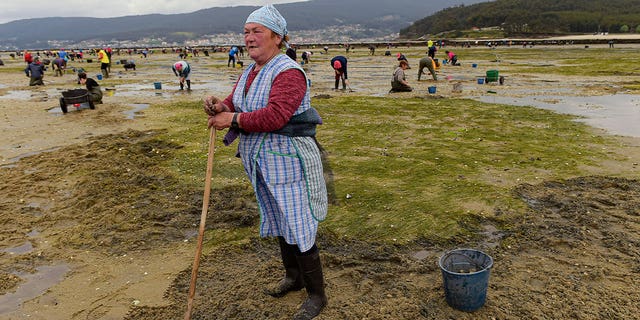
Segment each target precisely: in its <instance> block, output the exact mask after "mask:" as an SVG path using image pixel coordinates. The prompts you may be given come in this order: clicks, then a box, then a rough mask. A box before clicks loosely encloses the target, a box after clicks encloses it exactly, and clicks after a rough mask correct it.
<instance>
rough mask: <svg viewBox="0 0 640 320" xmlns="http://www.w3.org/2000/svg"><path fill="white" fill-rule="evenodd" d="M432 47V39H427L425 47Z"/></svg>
mask: <svg viewBox="0 0 640 320" xmlns="http://www.w3.org/2000/svg"><path fill="white" fill-rule="evenodd" d="M431 47H433V40H429V41H427V48H431Z"/></svg>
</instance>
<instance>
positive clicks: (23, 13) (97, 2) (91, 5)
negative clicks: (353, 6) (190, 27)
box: [0, 0, 305, 23]
mask: <svg viewBox="0 0 640 320" xmlns="http://www.w3.org/2000/svg"><path fill="white" fill-rule="evenodd" d="M1 1H2V3H0V23H7V22H9V21H13V20H20V19H30V18H46V17H96V18H110V17H122V16H132V15H141V14H151V13H162V14H171V13H187V12H193V11H197V10H200V9H206V8H211V7H231V6H241V5H252V6H258V5H265V4H269V3H271V4H278V3H287V2H301V1H305V0H236V1H233V0H61V1H51V0H27V1H26V2H22V1H18V0H1Z"/></svg>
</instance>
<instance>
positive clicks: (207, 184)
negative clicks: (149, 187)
mask: <svg viewBox="0 0 640 320" xmlns="http://www.w3.org/2000/svg"><path fill="white" fill-rule="evenodd" d="M215 141H216V128H215V127H211V133H210V135H209V154H208V155H207V173H206V177H205V180H204V196H203V197H202V214H201V215H200V229H199V230H198V246H197V248H196V257H195V259H194V261H193V269H192V270H191V284H190V285H189V299H188V301H187V311H186V312H185V314H184V319H185V320H190V319H191V310H192V309H193V296H194V295H195V294H196V279H197V278H198V267H199V266H200V255H201V254H202V240H203V238H204V225H205V224H206V222H207V211H209V194H210V193H211V175H212V172H213V154H214V151H215Z"/></svg>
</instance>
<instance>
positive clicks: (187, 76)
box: [171, 61, 191, 91]
mask: <svg viewBox="0 0 640 320" xmlns="http://www.w3.org/2000/svg"><path fill="white" fill-rule="evenodd" d="M171 69H173V73H174V74H175V75H176V76H177V77H180V90H184V84H185V82H186V84H187V91H191V66H190V65H189V64H188V63H187V62H186V61H178V62H176V63H174V64H173V67H172V68H171Z"/></svg>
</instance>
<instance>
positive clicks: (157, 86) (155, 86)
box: [153, 82, 162, 90]
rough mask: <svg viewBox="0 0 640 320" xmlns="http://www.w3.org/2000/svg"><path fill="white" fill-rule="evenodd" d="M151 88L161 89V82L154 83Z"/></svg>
mask: <svg viewBox="0 0 640 320" xmlns="http://www.w3.org/2000/svg"><path fill="white" fill-rule="evenodd" d="M153 87H154V88H156V89H158V90H160V89H162V82H154V83H153Z"/></svg>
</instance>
